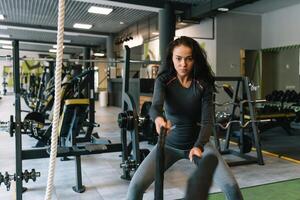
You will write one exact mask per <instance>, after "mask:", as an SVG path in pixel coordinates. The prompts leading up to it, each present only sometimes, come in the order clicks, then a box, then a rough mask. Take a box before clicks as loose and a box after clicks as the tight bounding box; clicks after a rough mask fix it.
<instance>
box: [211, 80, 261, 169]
mask: <svg viewBox="0 0 300 200" xmlns="http://www.w3.org/2000/svg"><path fill="white" fill-rule="evenodd" d="M215 80H216V81H229V82H235V83H236V87H235V91H234V93H233V97H232V102H231V105H232V107H231V115H230V119H229V121H233V120H234V114H235V113H236V109H237V108H239V114H240V124H245V121H246V119H245V109H244V108H245V106H246V105H247V106H248V109H249V116H250V119H249V120H250V121H251V122H250V124H251V128H252V136H253V139H254V147H255V149H256V157H254V156H250V155H246V154H245V153H244V152H242V151H241V149H243V141H244V140H243V139H244V138H243V137H244V127H242V126H240V138H239V143H240V152H238V151H236V150H233V149H229V143H230V140H231V137H232V124H229V126H228V128H227V131H226V138H225V144H224V148H223V149H221V147H220V142H219V139H218V135H217V131H216V129H214V136H215V137H214V138H215V143H216V146H217V148H218V149H219V150H220V152H221V153H222V154H232V155H235V156H238V157H240V158H242V159H243V160H238V161H230V162H228V165H229V166H237V165H245V164H252V163H258V164H259V165H264V160H263V155H262V151H261V146H260V141H259V137H258V128H257V125H256V122H257V120H256V117H255V112H254V105H253V104H254V103H256V102H255V101H253V100H252V98H251V93H250V88H249V80H248V77H244V76H236V77H235V76H233V77H231V76H228V77H227V76H217V77H215ZM240 87H241V88H240Z"/></svg>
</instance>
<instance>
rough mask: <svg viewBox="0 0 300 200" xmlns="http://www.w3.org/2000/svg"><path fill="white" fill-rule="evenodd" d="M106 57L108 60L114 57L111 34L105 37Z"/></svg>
mask: <svg viewBox="0 0 300 200" xmlns="http://www.w3.org/2000/svg"><path fill="white" fill-rule="evenodd" d="M106 57H107V59H108V61H112V60H113V59H114V42H113V36H112V35H109V36H108V37H107V39H106Z"/></svg>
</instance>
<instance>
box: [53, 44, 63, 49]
mask: <svg viewBox="0 0 300 200" xmlns="http://www.w3.org/2000/svg"><path fill="white" fill-rule="evenodd" d="M53 48H54V49H57V45H56V44H55V45H53ZM63 48H65V46H63Z"/></svg>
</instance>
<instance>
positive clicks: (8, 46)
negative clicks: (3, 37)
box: [2, 45, 13, 49]
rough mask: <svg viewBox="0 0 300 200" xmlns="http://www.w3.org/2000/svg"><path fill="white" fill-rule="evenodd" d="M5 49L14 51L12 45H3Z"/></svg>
mask: <svg viewBox="0 0 300 200" xmlns="http://www.w3.org/2000/svg"><path fill="white" fill-rule="evenodd" d="M2 48H3V49H12V48H13V47H12V46H11V45H2Z"/></svg>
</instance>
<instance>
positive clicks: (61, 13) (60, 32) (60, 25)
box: [44, 0, 65, 200]
mask: <svg viewBox="0 0 300 200" xmlns="http://www.w3.org/2000/svg"><path fill="white" fill-rule="evenodd" d="M58 4H59V5H58V20H57V41H56V43H57V53H56V67H55V99H54V117H53V122H52V133H51V152H50V160H49V169H48V181H47V189H46V194H45V198H44V199H45V200H51V195H52V190H53V180H54V175H55V165H56V154H57V140H58V127H59V115H60V101H61V73H62V60H63V42H64V18H65V0H59V2H58Z"/></svg>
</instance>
